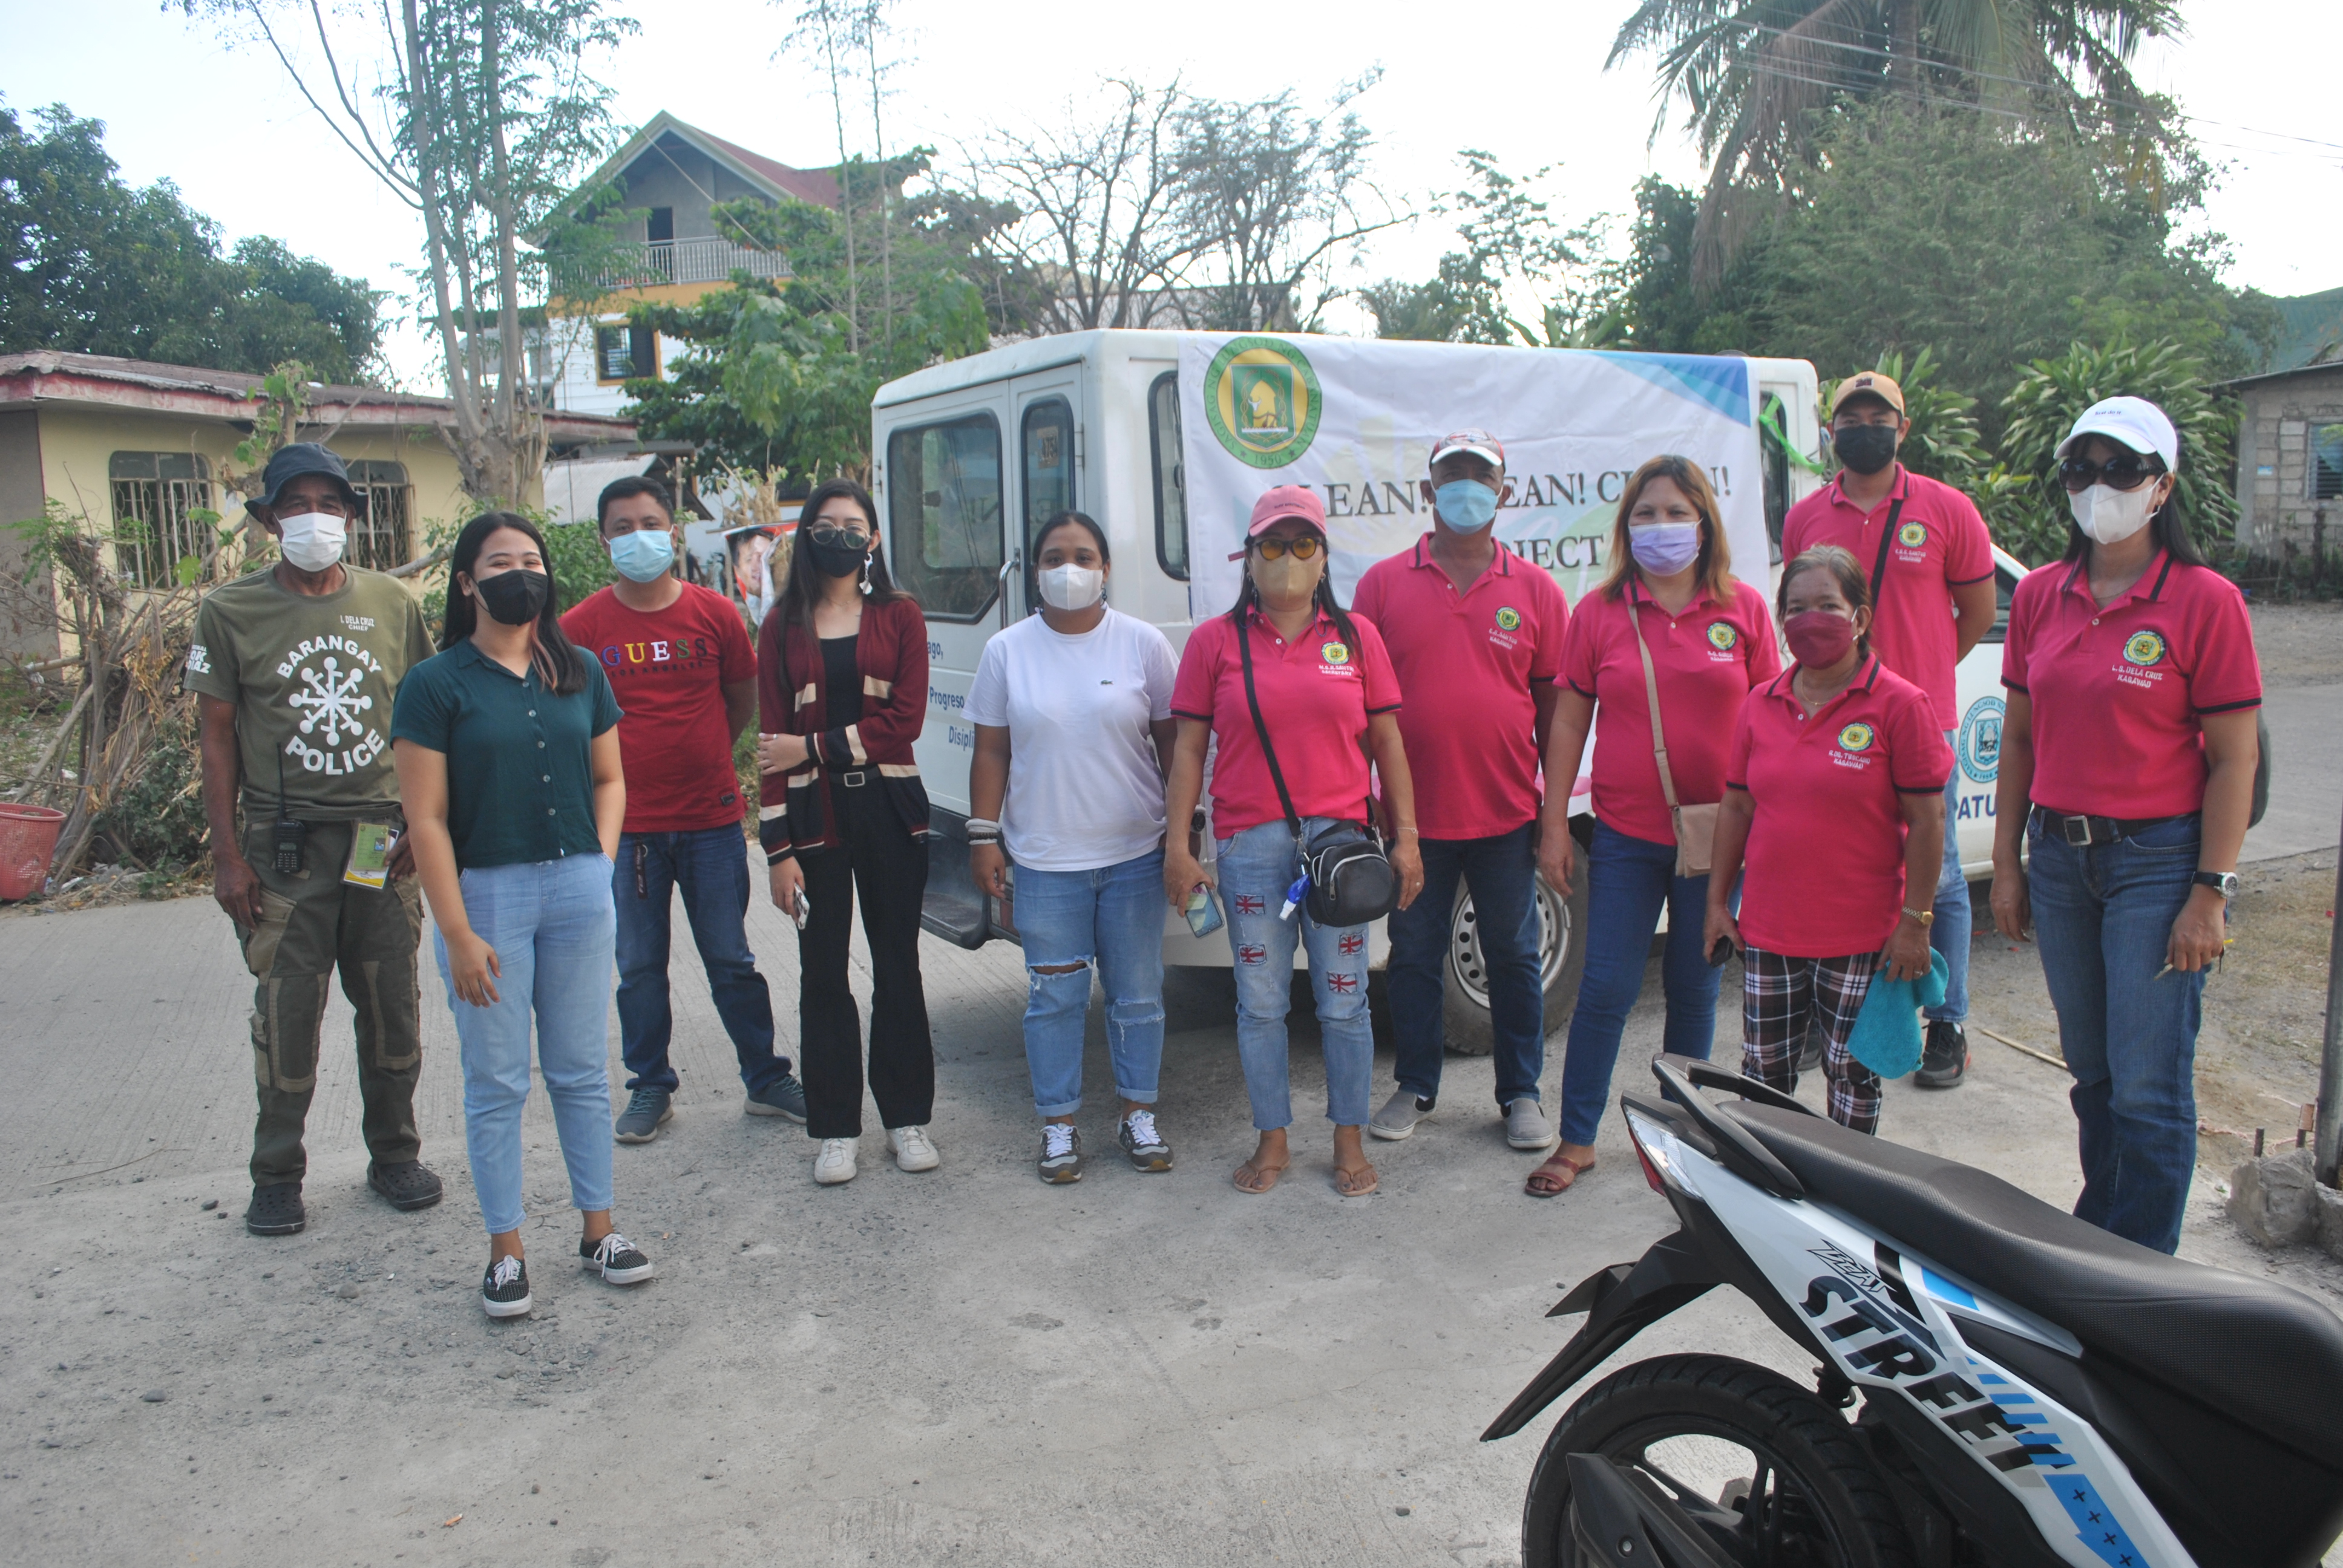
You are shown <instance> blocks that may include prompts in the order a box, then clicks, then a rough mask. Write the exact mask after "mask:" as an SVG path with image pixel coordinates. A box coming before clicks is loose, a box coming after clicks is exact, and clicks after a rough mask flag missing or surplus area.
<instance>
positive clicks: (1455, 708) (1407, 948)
mask: <svg viewBox="0 0 2343 1568" xmlns="http://www.w3.org/2000/svg"><path fill="white" fill-rule="evenodd" d="M1431 467H1432V474H1431V477H1432V494H1433V521H1432V531H1431V532H1430V533H1428V534H1426V535H1424V536H1423V538H1421V539H1418V540H1417V541H1416V542H1415V544H1414V545H1413V547H1412V548H1409V549H1407V550H1405V551H1403V552H1402V553H1401V554H1399V555H1395V556H1393V557H1391V558H1389V559H1387V560H1381V561H1377V562H1376V563H1375V564H1374V565H1373V566H1372V567H1369V568H1367V572H1366V575H1365V576H1364V577H1363V578H1360V579H1359V588H1358V592H1357V593H1356V594H1355V595H1353V598H1352V608H1353V609H1354V610H1355V611H1356V612H1357V613H1358V614H1360V615H1362V616H1364V617H1365V618H1367V619H1368V620H1370V621H1372V622H1373V623H1374V626H1375V628H1376V629H1377V630H1378V631H1380V632H1382V633H1383V646H1384V647H1385V648H1387V649H1389V651H1390V654H1391V661H1392V668H1393V670H1394V671H1395V672H1396V673H1397V675H1398V676H1399V688H1400V704H1401V705H1400V713H1399V726H1400V734H1401V737H1402V739H1404V741H1405V742H1406V745H1407V756H1408V767H1409V771H1410V772H1411V773H1412V774H1413V775H1414V778H1415V780H1416V784H1415V807H1416V823H1417V826H1418V828H1419V829H1420V830H1421V831H1422V833H1423V840H1422V844H1423V896H1422V897H1421V898H1419V899H1417V900H1415V902H1414V903H1413V904H1412V905H1410V906H1409V907H1408V908H1406V909H1404V910H1399V911H1397V912H1396V913H1394V914H1393V916H1392V917H1391V961H1390V969H1389V972H1390V977H1391V1000H1392V1025H1393V1035H1394V1037H1395V1039H1396V1042H1397V1048H1398V1050H1397V1054H1398V1060H1397V1062H1396V1063H1395V1064H1394V1075H1395V1076H1396V1077H1397V1078H1398V1080H1399V1087H1398V1088H1397V1090H1396V1091H1393V1094H1392V1097H1391V1098H1390V1099H1389V1100H1388V1101H1385V1102H1384V1104H1383V1109H1382V1110H1380V1111H1376V1112H1375V1114H1374V1119H1373V1121H1370V1122H1369V1123H1368V1124H1367V1130H1368V1131H1370V1132H1373V1134H1374V1135H1375V1136H1376V1137H1378V1138H1405V1137H1406V1136H1408V1135H1409V1134H1410V1133H1412V1132H1413V1131H1415V1124H1416V1122H1417V1121H1418V1120H1419V1119H1421V1118H1422V1117H1423V1115H1424V1113H1425V1112H1427V1111H1431V1109H1432V1108H1433V1104H1434V1102H1435V1101H1438V1099H1439V1097H1440V1067H1441V1052H1442V1049H1443V1045H1444V1044H1445V1039H1444V1030H1443V1020H1442V1014H1443V996H1442V987H1443V970H1444V969H1445V966H1446V964H1447V960H1448V939H1449V925H1450V920H1451V915H1452V910H1453V905H1454V904H1455V901H1456V884H1457V879H1459V878H1462V879H1463V881H1464V884H1465V886H1466V887H1468V888H1469V889H1471V890H1472V894H1473V913H1474V923H1475V926H1476V927H1477V929H1478V930H1479V932H1480V938H1481V953H1482V957H1483V963H1484V968H1485V972H1486V973H1487V975H1488V982H1489V1022H1490V1026H1491V1031H1492V1033H1493V1035H1494V1037H1495V1050H1494V1057H1495V1063H1496V1070H1497V1107H1498V1110H1499V1111H1501V1112H1502V1113H1503V1116H1504V1118H1505V1139H1506V1141H1507V1142H1509V1143H1511V1144H1512V1145H1513V1147H1514V1148H1516V1149H1523V1150H1535V1149H1544V1148H1546V1147H1547V1146H1549V1145H1550V1144H1552V1143H1553V1142H1554V1128H1553V1124H1552V1123H1551V1122H1550V1121H1548V1120H1547V1118H1546V1115H1545V1111H1544V1108H1543V1106H1542V1105H1541V1103H1540V1097H1539V1091H1538V1081H1539V1080H1540V1078H1541V1077H1543V1076H1544V1070H1545V990H1544V984H1543V983H1542V980H1541V977H1540V975H1539V972H1538V913H1537V856H1536V852H1535V849H1534V843H1533V838H1534V826H1535V823H1536V821H1537V814H1538V799H1539V797H1538V754H1539V751H1540V749H1542V748H1543V746H1544V741H1545V733H1546V729H1547V727H1548V726H1549V725H1550V724H1551V723H1552V722H1553V719H1554V676H1555V673H1556V672H1557V671H1558V670H1560V669H1561V668H1562V635H1563V630H1564V627H1565V626H1567V625H1568V623H1569V620H1570V610H1569V608H1568V606H1567V605H1565V604H1564V600H1563V597H1562V590H1561V589H1560V588H1556V587H1555V586H1554V579H1553V578H1550V577H1548V576H1547V575H1546V574H1545V573H1544V571H1543V570H1541V569H1540V568H1536V567H1534V566H1532V565H1530V564H1529V563H1528V562H1526V561H1524V560H1523V559H1522V558H1520V557H1519V556H1517V555H1515V554H1513V551H1511V550H1509V549H1507V548H1505V547H1504V546H1503V545H1502V544H1500V543H1498V542H1497V539H1496V537H1495V534H1494V532H1493V529H1492V528H1491V526H1490V525H1491V524H1492V523H1493V522H1494V521H1495V519H1496V515H1497V504H1498V502H1499V501H1500V500H1501V499H1502V498H1503V495H1504V490H1505V449H1504V447H1503V446H1501V445H1499V444H1498V442H1497V440H1496V439H1495V437H1492V436H1490V435H1488V434H1487V433H1486V432H1485V431H1481V430H1460V431H1458V432H1457V433H1456V434H1454V435H1453V436H1445V437H1442V438H1441V439H1440V440H1439V441H1437V442H1435V443H1434V444H1433V448H1432V465H1431Z"/></svg>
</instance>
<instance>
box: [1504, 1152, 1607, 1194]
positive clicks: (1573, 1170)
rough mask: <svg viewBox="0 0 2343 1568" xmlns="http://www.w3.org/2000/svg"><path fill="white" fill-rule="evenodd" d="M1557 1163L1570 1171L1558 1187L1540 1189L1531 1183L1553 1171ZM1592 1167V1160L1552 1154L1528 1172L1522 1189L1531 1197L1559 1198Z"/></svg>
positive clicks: (1592, 1168) (1576, 1183)
mask: <svg viewBox="0 0 2343 1568" xmlns="http://www.w3.org/2000/svg"><path fill="white" fill-rule="evenodd" d="M1557 1165H1559V1166H1561V1167H1563V1168H1564V1170H1567V1171H1569V1172H1570V1180H1569V1181H1564V1183H1563V1184H1562V1185H1561V1186H1559V1187H1555V1188H1552V1189H1549V1190H1542V1189H1540V1188H1538V1187H1536V1186H1534V1185H1533V1183H1534V1182H1535V1181H1537V1179H1538V1178H1539V1177H1540V1176H1544V1175H1547V1174H1549V1173H1550V1172H1551V1171H1553V1168H1554V1166H1557ZM1592 1170H1594V1161H1592V1160H1573V1159H1571V1158H1570V1157H1569V1156H1568V1155H1566V1154H1556V1155H1553V1156H1551V1157H1549V1158H1548V1159H1547V1160H1546V1161H1545V1162H1544V1163H1543V1164H1541V1165H1540V1166H1539V1167H1538V1168H1537V1169H1536V1170H1534V1171H1531V1172H1530V1173H1529V1178H1528V1180H1526V1181H1523V1183H1522V1191H1524V1192H1526V1193H1528V1194H1529V1195H1530V1196H1531V1197H1533V1198H1559V1197H1561V1196H1562V1195H1563V1194H1564V1192H1567V1191H1570V1190H1571V1189H1572V1188H1573V1187H1575V1186H1576V1185H1578V1179H1579V1178H1580V1177H1581V1176H1584V1175H1585V1174H1586V1173H1587V1172H1588V1171H1592Z"/></svg>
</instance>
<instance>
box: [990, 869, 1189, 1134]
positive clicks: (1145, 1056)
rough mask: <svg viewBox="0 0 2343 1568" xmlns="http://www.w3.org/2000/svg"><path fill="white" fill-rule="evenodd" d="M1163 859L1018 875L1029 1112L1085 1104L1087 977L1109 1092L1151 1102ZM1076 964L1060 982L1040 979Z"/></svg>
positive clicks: (1158, 1017) (1158, 1065) (1159, 1004)
mask: <svg viewBox="0 0 2343 1568" xmlns="http://www.w3.org/2000/svg"><path fill="white" fill-rule="evenodd" d="M1163 910H1164V903H1163V851H1162V850H1161V849H1152V850H1150V851H1149V852H1148V853H1146V854H1144V855H1141V856H1139V857H1138V858H1136V859H1130V860H1125V861H1122V862H1121V864H1119V865H1113V866H1101V867H1100V868H1098V869H1096V870H1091V871H1037V870H1035V869H1032V868H1031V867H1030V866H1020V867H1018V868H1017V900H1016V911H1017V913H1016V920H1017V934H1018V936H1019V938H1020V939H1021V940H1022V941H1023V942H1024V944H1025V978H1026V981H1027V990H1026V993H1025V1065H1026V1068H1027V1070H1029V1071H1031V1074H1032V1077H1033V1109H1034V1110H1035V1111H1039V1112H1040V1113H1041V1115H1043V1116H1045V1117H1047V1116H1071V1115H1072V1114H1073V1113H1074V1112H1075V1111H1080V1110H1081V1106H1082V1020H1083V1019H1084V1018H1085V1016H1086V1015H1087V1014H1088V1013H1089V1011H1090V1005H1091V970H1092V969H1093V968H1095V969H1096V970H1097V972H1098V977H1099V980H1100V983H1101V984H1102V985H1103V986H1104V987H1105V988H1106V1049H1107V1060H1109V1061H1111V1063H1113V1065H1114V1088H1115V1092H1116V1093H1118V1094H1120V1095H1121V1096H1122V1098H1123V1099H1125V1100H1128V1101H1131V1102H1132V1103H1134V1104H1138V1105H1152V1104H1153V1103H1155V1082H1156V1078H1157V1076H1158V1075H1159V1074H1160V1073H1161V1071H1162V1069H1163V919H1164V915H1163ZM1067 964H1077V965H1080V966H1081V967H1080V968H1078V969H1073V970H1067V971H1066V972H1064V973H1061V974H1046V973H1043V972H1042V971H1043V970H1050V969H1057V968H1061V967H1062V966H1064V965H1067Z"/></svg>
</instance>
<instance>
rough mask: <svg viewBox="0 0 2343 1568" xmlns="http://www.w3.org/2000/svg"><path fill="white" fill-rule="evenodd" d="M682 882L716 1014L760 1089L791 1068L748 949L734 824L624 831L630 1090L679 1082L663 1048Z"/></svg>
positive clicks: (622, 940)
mask: <svg viewBox="0 0 2343 1568" xmlns="http://www.w3.org/2000/svg"><path fill="white" fill-rule="evenodd" d="M677 888H681V889H682V890H683V913H684V918H685V919H687V920H689V921H690V922H691V940H692V945H693V946H695V947H697V948H698V949H699V962H700V965H701V967H703V968H704V969H706V970H708V990H709V994H710V995H711V996H712V997H713V998H714V999H715V1001H716V1016H717V1017H718V1018H719V1019H721V1020H723V1021H724V1032H725V1033H726V1034H728V1035H730V1036H731V1037H732V1050H733V1051H734V1053H735V1054H736V1055H738V1056H739V1059H740V1081H741V1082H743V1083H745V1084H747V1085H748V1086H749V1092H750V1093H751V1094H754V1093H755V1092H757V1091H759V1090H760V1089H763V1088H764V1087H765V1086H766V1085H767V1084H769V1083H772V1082H774V1081H777V1080H779V1079H781V1078H785V1077H787V1076H788V1075H789V1058H787V1057H785V1056H775V1055H774V1054H773V997H772V993H771V992H770V991H769V990H766V988H765V977H764V976H763V975H760V974H759V973H758V972H757V955H756V954H755V953H752V952H750V951H749V931H748V926H747V924H746V920H747V917H748V913H749V848H748V844H747V843H746V841H745V840H743V839H741V837H740V829H739V827H738V826H737V825H733V826H728V827H722V828H702V829H699V830H698V831H696V832H690V833H621V834H619V835H618V864H617V865H616V866H615V867H613V868H612V869H611V873H610V891H611V896H612V897H613V898H614V899H615V900H616V901H617V903H618V1042H619V1049H620V1050H621V1051H622V1052H623V1053H624V1055H625V1057H626V1060H627V1071H628V1073H629V1074H630V1075H631V1076H630V1077H628V1080H627V1087H628V1089H664V1090H667V1091H669V1092H670V1093H672V1092H673V1091H674V1090H675V1087H676V1082H677V1080H676V1074H675V1068H674V1067H673V1066H672V1065H671V1064H670V1063H669V1061H668V1059H667V1049H668V1043H669V1040H670V1038H671V1037H672V1036H673V1034H674V1030H675V1013H674V1011H673V1010H672V1009H671V1008H669V1005H668V989H667V960H668V939H669V921H670V918H671V914H672V911H673V909H674V899H673V897H672V894H673V890H675V889H677Z"/></svg>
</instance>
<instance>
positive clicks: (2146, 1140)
mask: <svg viewBox="0 0 2343 1568" xmlns="http://www.w3.org/2000/svg"><path fill="white" fill-rule="evenodd" d="M2198 831H2199V829H2198V825H2197V818H2195V817H2194V816H2189V817H2181V818H2176V819H2173V820H2171V821H2169V822H2164V823H2160V824H2158V825H2157V826H2156V827H2153V828H2150V829H2147V830H2146V831H2144V832H2142V833H2141V834H2140V836H2139V837H2138V838H2137V839H2120V840H2118V841H2117V842H2116V843H2113V844H2097V845H2093V846H2091V847H2089V848H2087V849H2077V848H2076V847H2074V846H2072V845H2070V844H2067V843H2066V842H2065V841H2064V840H2063V839H2059V838H2056V837H2054V836H2051V835H2046V834H2044V833H2043V832H2041V831H2040V830H2039V829H2036V828H2035V827H2034V826H2033V825H2032V824H2030V823H2029V824H2028V825H2027V827H2026V849H2027V854H2028V856H2029V858H2030V862H2031V875H2030V876H2029V877H2028V879H2027V880H2028V882H2029V884H2030V891H2031V894H2032V898H2033V903H2034V930H2035V937H2036V943H2037V945H2038V946H2039V947H2040V948H2041V950H2042V975H2043V978H2044V979H2045V980H2047V981H2048V982H2049V986H2050V1002H2051V1005H2052V1006H2053V1007H2055V1008H2056V1009H2057V1010H2058V1042H2059V1044H2060V1045H2061V1046H2062V1047H2063V1048H2064V1050H2065V1051H2066V1067H2067V1070H2069V1071H2071V1072H2072V1073H2073V1074H2074V1075H2075V1087H2074V1089H2073V1090H2072V1091H2070V1093H2069V1095H2068V1099H2069V1100H2070V1101H2072V1102H2073V1104H2074V1107H2075V1120H2076V1121H2077V1124H2078V1131H2079V1138H2078V1142H2079V1144H2080V1146H2081V1151H2082V1159H2083V1193H2082V1196H2081V1197H2079V1198H2077V1200H2076V1201H2075V1213H2076V1215H2077V1218H2079V1219H2084V1220H2088V1221H2090V1222H2091V1223H2092V1224H2094V1225H2097V1226H2098V1227H2099V1228H2100V1229H2102V1230H2106V1231H2114V1232H2115V1233H2116V1234H2117V1235H2118V1236H2124V1237H2127V1238H2129V1239H2130V1240H2132V1241H2137V1242H2138V1243H2139V1244H2140V1245H2141V1246H2143V1247H2153V1248H2155V1249H2156V1250H2157V1251H2160V1252H2169V1251H2172V1250H2173V1249H2174V1248H2176V1247H2177V1246H2178V1245H2179V1244H2180V1217H2181V1211H2182V1210H2183V1208H2184V1207H2185V1206H2186V1205H2187V1201H2188V1183H2189V1181H2190V1180H2191V1178H2193V1177H2194V1176H2195V1174H2196V1171H2197V1093H2196V1080H2195V1073H2196V1065H2197V1023H2198V1020H2199V1016H2200V1012H2199V1009H2200V1004H2201V1002H2202V1000H2203V998H2204V994H2205V971H2204V970H2197V972H2196V973H2194V974H2183V973H2181V972H2180V971H2179V970H2173V971H2172V972H2171V973H2170V974H2162V975H2160V974H2158V972H2157V971H2158V970H2162V969H2163V968H2164V960H2165V952H2166V949H2167V944H2168V943H2169V941H2170V940H2171V936H2172V922H2173V921H2174V920H2177V919H2179V917H2180V910H2181V908H2182V906H2183V905H2185V904H2187V902H2188V896H2189V892H2190V890H2191V888H2192V886H2193V883H2192V880H2191V879H2193V878H2194V877H2195V875H2196V873H2197V839H2198Z"/></svg>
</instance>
